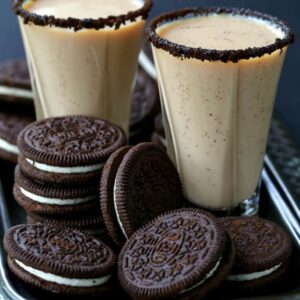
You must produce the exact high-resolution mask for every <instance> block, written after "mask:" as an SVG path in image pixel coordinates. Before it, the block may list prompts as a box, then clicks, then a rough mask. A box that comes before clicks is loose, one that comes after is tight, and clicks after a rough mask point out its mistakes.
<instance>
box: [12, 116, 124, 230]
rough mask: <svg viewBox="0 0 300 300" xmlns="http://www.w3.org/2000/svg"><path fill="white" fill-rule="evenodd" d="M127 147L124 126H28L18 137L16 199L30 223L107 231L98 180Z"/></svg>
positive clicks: (80, 122)
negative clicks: (116, 154)
mask: <svg viewBox="0 0 300 300" xmlns="http://www.w3.org/2000/svg"><path fill="white" fill-rule="evenodd" d="M125 144H126V136H125V134H124V132H123V130H122V129H121V128H119V127H118V126H115V125H113V124H111V123H109V122H106V121H104V120H101V119H96V118H92V117H84V116H68V117H57V118H50V119H45V120H42V121H37V122H34V123H32V124H30V125H29V126H27V127H26V128H25V129H24V130H23V131H22V132H21V133H20V135H19V137H18V149H19V151H20V156H19V165H18V166H17V167H16V170H15V184H14V189H13V193H14V197H15V199H16V201H17V202H18V203H19V204H20V205H21V206H22V207H23V208H24V209H25V210H26V212H27V213H28V216H29V218H28V219H29V221H30V222H34V223H35V222H39V223H48V224H51V225H58V226H63V227H65V226H69V227H75V228H80V229H84V230H87V231H90V232H91V233H94V234H101V231H102V230H103V226H102V220H101V216H100V215H101V214H100V208H99V199H98V194H99V181H100V176H101V173H102V169H103V166H104V163H105V161H106V160H107V159H108V157H109V156H110V155H111V154H112V153H113V152H114V151H115V150H117V149H118V148H119V147H121V146H124V145H125Z"/></svg>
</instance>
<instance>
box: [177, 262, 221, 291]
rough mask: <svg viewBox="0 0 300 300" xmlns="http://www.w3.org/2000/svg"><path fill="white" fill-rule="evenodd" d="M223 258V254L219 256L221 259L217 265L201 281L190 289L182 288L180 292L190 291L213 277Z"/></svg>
mask: <svg viewBox="0 0 300 300" xmlns="http://www.w3.org/2000/svg"><path fill="white" fill-rule="evenodd" d="M221 260H222V256H221V257H220V258H219V260H218V261H217V263H216V264H215V266H214V267H213V268H212V269H211V271H210V272H208V273H207V274H206V275H205V276H204V278H203V279H202V280H201V281H200V282H198V283H197V284H195V285H193V286H192V287H190V288H188V289H185V290H182V291H181V292H180V293H179V294H183V293H186V292H189V291H191V290H193V289H195V288H197V287H199V286H200V285H201V284H203V283H204V282H205V281H206V280H207V279H209V278H210V277H212V276H213V275H214V274H215V272H216V271H217V269H218V267H219V265H220V263H221Z"/></svg>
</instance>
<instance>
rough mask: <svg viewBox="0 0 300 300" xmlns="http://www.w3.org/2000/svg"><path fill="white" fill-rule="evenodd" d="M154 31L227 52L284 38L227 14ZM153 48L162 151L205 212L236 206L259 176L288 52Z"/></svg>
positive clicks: (273, 30)
mask: <svg viewBox="0 0 300 300" xmlns="http://www.w3.org/2000/svg"><path fill="white" fill-rule="evenodd" d="M157 32H158V34H159V36H161V37H164V38H166V39H168V40H170V41H172V42H175V43H178V44H182V45H186V46H192V47H202V48H209V49H228V50H229V49H246V48H248V47H260V46H265V45H268V44H271V43H273V42H274V41H275V39H276V38H277V37H280V38H281V37H282V36H283V33H282V32H281V31H280V30H279V29H276V28H275V27H272V25H271V24H269V23H267V22H263V21H259V20H255V19H253V18H246V17H241V16H230V15H227V16H226V15H209V16H206V17H193V18H190V19H185V20H181V21H176V22H172V23H168V24H166V25H163V26H161V27H160V28H158V30H157ZM153 50H154V56H155V63H156V66H157V69H158V78H159V82H160V90H161V95H162V98H163V102H164V110H165V114H166V117H167V120H168V127H169V132H168V134H167V136H169V138H168V144H169V149H168V150H169V153H170V155H171V156H172V157H173V160H174V162H175V163H176V165H177V168H178V170H179V173H180V175H181V179H182V182H183V186H184V190H185V194H186V197H187V198H188V200H189V201H191V202H193V203H195V204H196V205H199V206H203V207H206V208H210V209H226V208H227V209H228V208H232V207H234V206H236V205H237V204H239V203H240V202H242V201H243V200H245V199H247V198H249V197H250V196H251V195H252V194H253V193H254V192H255V189H256V186H257V184H258V181H259V177H260V173H261V169H262V163H263V157H264V153H265V147H266V141H267V135H268V130H269V126H270V120H271V115H272V110H273V104H274V99H275V95H276V90H277V84H278V80H279V77H280V71H281V68H282V64H283V61H284V57H285V52H286V49H283V51H282V52H280V51H275V52H273V53H272V54H271V55H264V56H262V57H260V58H254V59H249V60H240V61H239V62H238V63H232V62H228V63H222V62H219V61H218V62H209V61H201V60H197V59H180V58H178V57H174V56H172V55H171V54H169V53H168V52H166V51H163V50H160V49H157V48H153ZM171 145H173V147H172V146H171Z"/></svg>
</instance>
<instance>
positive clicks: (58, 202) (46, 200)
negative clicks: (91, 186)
mask: <svg viewBox="0 0 300 300" xmlns="http://www.w3.org/2000/svg"><path fill="white" fill-rule="evenodd" d="M20 191H21V193H22V194H23V195H24V196H26V197H27V198H29V199H30V200H32V201H35V202H39V203H43V204H50V205H61V206H64V205H75V204H80V203H85V202H88V201H91V200H93V199H96V198H97V195H92V196H87V197H82V198H72V199H58V198H48V197H43V196H39V195H36V194H33V193H31V192H28V191H26V190H25V189H23V188H21V187H20Z"/></svg>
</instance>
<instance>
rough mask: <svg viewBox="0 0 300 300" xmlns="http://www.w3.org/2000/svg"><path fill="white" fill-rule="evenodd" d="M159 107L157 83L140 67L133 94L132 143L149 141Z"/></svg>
mask: <svg viewBox="0 0 300 300" xmlns="http://www.w3.org/2000/svg"><path fill="white" fill-rule="evenodd" d="M158 108H159V98H158V89H157V85H156V83H155V82H154V81H153V80H152V79H151V78H150V77H149V76H148V75H147V74H146V72H145V71H144V70H143V69H142V68H139V69H138V72H137V75H136V84H135V89H134V92H133V95H132V102H131V114H130V144H132V145H133V144H137V143H139V142H142V141H147V140H149V138H150V135H151V132H152V131H153V124H152V123H153V122H152V120H153V118H154V116H155V114H156V112H157V111H158Z"/></svg>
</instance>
